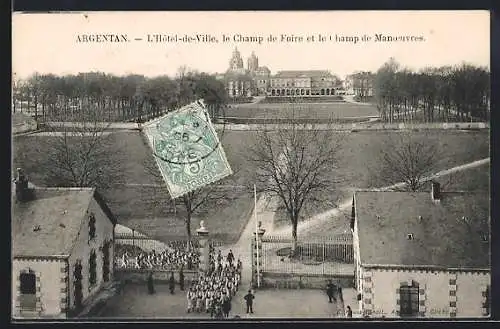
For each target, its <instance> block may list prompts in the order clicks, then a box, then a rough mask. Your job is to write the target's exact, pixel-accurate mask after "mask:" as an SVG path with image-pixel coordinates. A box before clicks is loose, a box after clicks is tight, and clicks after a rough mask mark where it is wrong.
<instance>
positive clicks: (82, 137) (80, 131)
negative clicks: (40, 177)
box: [36, 108, 124, 189]
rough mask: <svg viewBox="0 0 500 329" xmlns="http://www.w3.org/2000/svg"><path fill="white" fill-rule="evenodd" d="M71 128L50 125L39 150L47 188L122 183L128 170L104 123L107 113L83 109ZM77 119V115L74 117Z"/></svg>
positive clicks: (106, 185)
mask: <svg viewBox="0 0 500 329" xmlns="http://www.w3.org/2000/svg"><path fill="white" fill-rule="evenodd" d="M77 115H78V120H77V122H72V123H71V125H64V124H59V125H52V126H51V125H47V126H46V129H47V130H48V135H49V136H47V137H46V138H43V139H42V141H41V142H40V147H38V148H37V150H36V151H37V153H39V154H38V156H36V158H37V159H43V160H41V161H40V163H39V166H41V167H42V170H43V171H44V172H45V173H46V180H47V182H46V183H47V185H52V186H65V187H97V188H101V189H102V188H108V187H110V186H111V185H114V184H117V183H120V181H121V179H122V178H123V172H124V168H122V165H121V164H123V163H124V161H121V152H120V149H121V147H120V146H119V145H118V143H117V141H115V140H114V138H113V135H112V134H110V133H109V131H107V128H108V126H109V124H108V123H103V121H104V120H103V115H104V113H103V111H100V110H99V109H95V108H93V109H92V110H91V111H90V110H88V109H87V110H85V109H82V111H81V112H79V113H78V114H77ZM73 116H74V115H73Z"/></svg>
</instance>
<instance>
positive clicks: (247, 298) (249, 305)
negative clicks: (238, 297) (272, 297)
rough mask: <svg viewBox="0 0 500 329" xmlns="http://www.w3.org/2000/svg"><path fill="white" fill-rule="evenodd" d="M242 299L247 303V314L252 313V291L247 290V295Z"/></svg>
mask: <svg viewBox="0 0 500 329" xmlns="http://www.w3.org/2000/svg"><path fill="white" fill-rule="evenodd" d="M244 298H245V301H246V303H247V313H253V300H254V298H255V296H254V295H253V294H252V290H248V294H246V295H245V297H244Z"/></svg>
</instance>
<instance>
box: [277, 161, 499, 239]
mask: <svg viewBox="0 0 500 329" xmlns="http://www.w3.org/2000/svg"><path fill="white" fill-rule="evenodd" d="M488 163H490V158H485V159H481V160H477V161H473V162H470V163H466V164H463V165H460V166H456V167H452V168H449V169H446V170H442V171H439V172H437V173H436V174H434V175H431V176H428V177H425V178H424V181H429V180H431V179H435V178H439V177H443V176H446V175H450V174H452V173H455V172H459V171H463V170H467V169H471V168H476V167H479V166H483V165H486V164H488ZM402 186H404V183H397V184H393V185H390V186H384V187H381V188H378V189H370V190H375V191H376V190H379V191H387V190H391V189H394V188H399V187H402ZM351 202H352V201H351V200H350V199H349V200H346V201H345V202H343V203H342V204H340V205H339V207H338V208H334V209H330V210H328V211H325V212H323V213H321V214H318V215H316V216H314V217H312V218H310V219H309V220H307V221H304V222H300V223H299V225H298V226H297V232H298V233H299V234H303V233H306V232H307V231H308V230H310V229H312V228H314V227H317V226H318V225H321V224H322V223H324V222H325V221H327V220H331V218H332V217H334V216H338V215H340V214H342V213H343V212H344V211H346V210H349V208H350V207H351ZM269 227H270V228H272V225H270V226H269ZM290 232H291V230H290V227H282V228H279V229H276V230H273V231H272V232H268V234H273V235H279V236H289V235H290V234H291V233H290Z"/></svg>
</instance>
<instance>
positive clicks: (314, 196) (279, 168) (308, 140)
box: [247, 104, 344, 251]
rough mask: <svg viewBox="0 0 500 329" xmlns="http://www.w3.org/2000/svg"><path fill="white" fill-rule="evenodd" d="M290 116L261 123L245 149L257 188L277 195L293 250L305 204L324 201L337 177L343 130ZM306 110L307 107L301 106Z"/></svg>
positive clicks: (329, 124) (334, 184)
mask: <svg viewBox="0 0 500 329" xmlns="http://www.w3.org/2000/svg"><path fill="white" fill-rule="evenodd" d="M290 107H291V111H292V119H291V121H290V123H287V124H279V125H278V124H276V125H272V126H271V127H268V126H264V127H262V128H261V129H260V130H259V131H257V132H256V135H255V136H256V137H255V142H254V143H253V145H251V146H249V149H248V150H247V159H248V161H252V162H254V164H255V167H256V172H255V177H254V179H255V182H256V184H257V186H258V189H259V191H261V192H264V193H267V194H268V195H270V196H277V197H278V198H279V199H280V200H281V202H282V203H283V204H284V207H285V209H286V212H287V215H288V218H289V219H290V222H291V224H292V238H293V247H292V249H293V251H295V250H296V248H297V224H298V221H299V218H300V214H301V211H302V210H303V208H304V206H305V205H306V204H313V203H317V202H325V201H326V200H328V199H329V198H328V197H329V196H330V195H331V192H332V191H334V190H335V188H336V187H337V186H338V183H340V181H341V179H339V177H338V176H337V175H336V174H335V169H336V168H337V164H338V160H339V155H340V154H339V153H340V152H339V151H340V149H341V142H342V139H343V136H344V135H343V134H342V133H340V132H338V131H335V130H334V129H333V127H332V126H331V122H330V123H326V124H323V127H321V128H320V129H319V128H317V129H315V127H313V126H311V125H306V124H302V123H300V120H299V119H295V115H294V114H293V113H294V112H295V108H294V106H293V104H291V106H290ZM304 110H307V109H304Z"/></svg>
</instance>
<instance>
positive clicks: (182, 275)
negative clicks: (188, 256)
mask: <svg viewBox="0 0 500 329" xmlns="http://www.w3.org/2000/svg"><path fill="white" fill-rule="evenodd" d="M182 268H183V267H182V266H181V269H180V271H179V286H180V289H181V291H184V271H183V270H182Z"/></svg>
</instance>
